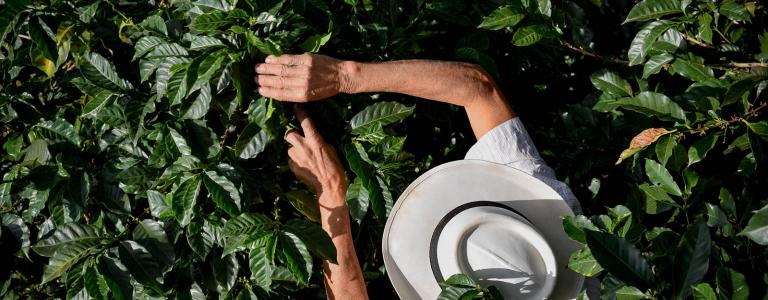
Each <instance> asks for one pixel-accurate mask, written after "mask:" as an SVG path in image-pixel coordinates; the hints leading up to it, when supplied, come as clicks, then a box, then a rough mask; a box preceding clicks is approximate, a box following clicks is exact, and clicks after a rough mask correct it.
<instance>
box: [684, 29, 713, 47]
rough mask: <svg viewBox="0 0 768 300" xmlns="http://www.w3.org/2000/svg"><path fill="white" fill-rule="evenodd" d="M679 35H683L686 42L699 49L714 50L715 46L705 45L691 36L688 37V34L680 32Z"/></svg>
mask: <svg viewBox="0 0 768 300" xmlns="http://www.w3.org/2000/svg"><path fill="white" fill-rule="evenodd" d="M681 33H682V34H683V37H685V39H686V40H688V41H689V42H691V43H694V44H695V45H696V46H699V47H702V48H707V49H714V48H715V46H713V45H710V44H707V43H705V42H702V41H699V40H698V39H696V38H695V37H692V36H690V35H688V34H686V33H684V32H681Z"/></svg>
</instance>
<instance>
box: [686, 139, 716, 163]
mask: <svg viewBox="0 0 768 300" xmlns="http://www.w3.org/2000/svg"><path fill="white" fill-rule="evenodd" d="M717 139H718V136H717V135H714V134H709V135H706V136H704V137H703V138H701V139H699V140H698V141H696V142H695V143H693V145H692V146H691V148H688V165H689V166H690V165H693V164H695V163H697V162H700V161H701V160H703V159H704V157H706V156H707V153H709V150H712V148H714V147H715V144H716V143H717Z"/></svg>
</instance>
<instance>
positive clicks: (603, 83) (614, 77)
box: [589, 70, 632, 97]
mask: <svg viewBox="0 0 768 300" xmlns="http://www.w3.org/2000/svg"><path fill="white" fill-rule="evenodd" d="M589 79H590V80H591V81H592V85H594V86H595V87H596V88H597V89H598V90H601V91H603V92H605V93H608V94H611V95H614V96H617V97H629V96H632V87H631V86H630V85H629V82H627V81H626V80H624V79H623V78H621V77H620V76H619V75H618V74H616V73H613V72H611V71H608V70H601V71H599V72H597V73H594V74H592V76H590V77H589Z"/></svg>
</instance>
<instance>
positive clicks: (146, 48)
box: [133, 36, 165, 60]
mask: <svg viewBox="0 0 768 300" xmlns="http://www.w3.org/2000/svg"><path fill="white" fill-rule="evenodd" d="M161 44H165V42H164V41H163V40H162V39H160V38H159V37H156V36H145V37H142V38H141V39H139V40H138V41H137V42H136V45H135V46H134V47H133V50H134V53H133V60H136V59H137V58H140V57H142V56H144V55H146V54H147V53H149V52H150V51H152V50H154V49H155V47H157V46H159V45H161Z"/></svg>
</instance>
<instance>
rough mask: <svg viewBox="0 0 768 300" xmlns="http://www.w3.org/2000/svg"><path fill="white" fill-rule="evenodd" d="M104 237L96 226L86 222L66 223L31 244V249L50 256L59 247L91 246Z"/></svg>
mask: <svg viewBox="0 0 768 300" xmlns="http://www.w3.org/2000/svg"><path fill="white" fill-rule="evenodd" d="M101 240H104V238H103V237H102V236H101V234H100V233H99V230H98V229H96V227H93V226H91V225H87V224H79V223H67V224H64V225H61V226H59V227H58V228H56V229H55V230H54V231H53V233H52V234H51V235H50V236H48V237H47V238H45V239H42V240H40V241H38V242H37V244H35V245H34V246H32V250H34V251H35V252H37V254H40V255H42V256H47V257H51V256H53V255H54V253H55V252H56V251H57V250H58V249H61V248H67V247H70V246H73V245H80V246H84V247H91V246H95V245H97V244H99V242H100V241H101Z"/></svg>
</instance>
